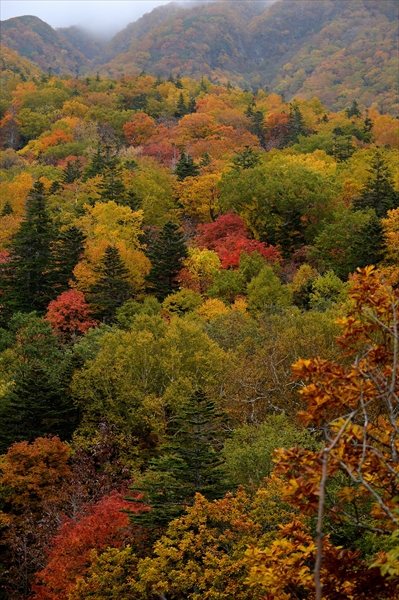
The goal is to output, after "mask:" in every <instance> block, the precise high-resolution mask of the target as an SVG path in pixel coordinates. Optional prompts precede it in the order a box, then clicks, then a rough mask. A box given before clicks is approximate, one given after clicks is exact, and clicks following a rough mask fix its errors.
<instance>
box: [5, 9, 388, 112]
mask: <svg viewBox="0 0 399 600" xmlns="http://www.w3.org/2000/svg"><path fill="white" fill-rule="evenodd" d="M397 22H398V4H397V3H396V2H395V0H384V1H383V2H381V0H323V1H318V0H277V1H276V2H272V3H271V2H267V1H266V0H265V1H264V2H256V1H254V2H252V1H241V2H233V3H230V2H223V1H218V2H213V3H207V4H196V5H194V6H191V7H190V8H187V7H182V6H181V5H179V4H178V3H171V4H167V5H164V6H160V7H158V8H156V9H154V10H152V11H151V12H150V13H147V14H146V15H144V16H143V17H141V18H140V19H138V21H136V22H134V23H130V24H129V25H128V26H127V27H126V28H125V29H123V30H122V31H120V32H119V33H118V34H116V35H115V36H114V38H113V39H112V40H111V41H110V42H109V43H108V44H104V43H102V42H100V41H99V40H95V39H94V38H93V37H91V36H90V35H89V34H87V33H86V32H84V31H83V30H82V29H80V28H78V27H69V28H61V29H58V30H54V29H52V28H51V27H50V26H49V25H47V24H46V23H43V21H41V20H40V19H38V18H37V17H17V18H15V19H9V20H8V21H4V22H3V23H2V36H3V43H4V44H5V45H8V46H9V47H10V48H12V49H14V50H16V51H17V52H18V53H19V54H21V55H22V56H25V57H26V58H28V59H29V60H31V61H32V62H34V63H35V64H37V65H38V66H40V67H41V68H42V69H45V70H46V69H47V68H48V67H50V66H51V68H52V70H53V72H54V73H62V72H70V73H72V74H76V72H78V71H79V72H80V74H81V75H85V74H90V73H93V72H95V71H97V70H99V71H100V73H102V74H103V75H106V76H111V77H119V76H121V75H129V74H138V73H140V72H141V71H145V72H148V73H150V74H152V75H154V76H158V75H159V76H161V77H164V78H166V77H168V76H169V74H170V73H172V74H174V75H177V74H178V73H179V74H180V75H181V76H189V77H194V78H197V79H199V78H200V77H202V76H205V77H208V78H209V79H211V80H212V81H214V82H220V83H224V84H226V83H227V82H228V81H230V82H231V83H232V84H235V85H239V86H241V87H249V88H252V89H254V90H255V91H256V89H257V88H259V87H265V86H267V87H268V88H269V90H270V91H274V92H278V93H281V94H284V95H285V97H286V98H287V99H290V98H291V97H293V96H294V95H296V96H299V97H303V98H306V99H310V98H312V97H314V96H318V97H319V98H320V99H321V100H322V101H323V102H324V103H325V104H326V105H327V106H329V107H331V108H334V109H342V108H345V107H346V106H348V105H350V104H351V102H352V101H353V100H354V99H356V100H357V101H358V102H360V103H361V104H364V105H365V106H369V105H370V104H371V102H374V105H375V106H376V107H377V108H379V109H380V110H381V111H382V112H387V111H390V112H391V113H395V114H397V113H398V112H399V100H398V97H399V91H398V81H397V64H398V63H397V61H398V51H397Z"/></svg>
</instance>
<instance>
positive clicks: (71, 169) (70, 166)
mask: <svg viewBox="0 0 399 600" xmlns="http://www.w3.org/2000/svg"><path fill="white" fill-rule="evenodd" d="M81 167H82V163H81V161H80V160H79V159H78V160H76V161H71V160H68V161H67V164H66V167H65V169H64V172H63V174H62V178H61V181H62V183H64V184H68V183H73V182H74V181H76V179H79V177H80V169H81Z"/></svg>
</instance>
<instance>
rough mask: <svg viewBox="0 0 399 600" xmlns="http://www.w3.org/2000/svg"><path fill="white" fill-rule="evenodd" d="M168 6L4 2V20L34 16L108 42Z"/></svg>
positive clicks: (155, 0)
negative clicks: (145, 16) (124, 29)
mask: <svg viewBox="0 0 399 600" xmlns="http://www.w3.org/2000/svg"><path fill="white" fill-rule="evenodd" d="M167 3H168V0H135V1H133V2H130V1H129V2H126V1H125V0H113V1H110V0H76V1H74V2H70V1H67V0H57V1H56V2H46V1H43V0H38V1H36V0H12V1H11V0H2V2H1V18H2V20H7V19H10V18H13V17H20V16H24V15H32V16H35V17H38V18H39V19H41V20H42V21H45V22H46V23H48V24H49V25H51V26H52V27H54V28H58V27H70V26H73V25H75V26H76V25H77V26H79V27H82V28H84V29H87V30H88V31H90V32H91V33H95V34H97V35H99V36H101V37H102V38H104V39H111V37H112V36H113V35H115V33H117V32H118V31H120V30H121V29H123V28H124V27H126V25H127V24H128V23H130V22H132V21H135V20H137V19H139V18H140V17H141V16H142V15H143V14H145V13H147V12H151V10H153V9H154V8H155V7H157V6H160V5H162V4H167ZM182 4H183V3H182ZM184 4H189V2H184Z"/></svg>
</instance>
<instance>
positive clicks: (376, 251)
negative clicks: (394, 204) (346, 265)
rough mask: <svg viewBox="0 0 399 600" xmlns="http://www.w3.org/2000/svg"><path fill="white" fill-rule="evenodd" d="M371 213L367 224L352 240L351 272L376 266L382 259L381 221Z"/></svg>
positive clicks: (382, 235) (350, 253) (383, 247)
mask: <svg viewBox="0 0 399 600" xmlns="http://www.w3.org/2000/svg"><path fill="white" fill-rule="evenodd" d="M371 212H372V213H373V214H372V215H371V217H370V220H369V221H368V223H366V225H364V227H362V228H361V229H360V231H359V232H358V233H357V234H356V235H355V236H354V237H353V239H352V243H351V246H350V249H349V255H350V258H351V262H352V269H351V270H352V271H356V269H357V268H358V267H360V268H362V269H363V268H364V267H367V266H368V265H375V266H377V265H378V264H379V263H380V262H381V261H382V259H383V258H384V249H385V242H384V230H383V227H382V225H381V220H380V219H379V218H378V217H377V215H376V214H375V212H374V211H371Z"/></svg>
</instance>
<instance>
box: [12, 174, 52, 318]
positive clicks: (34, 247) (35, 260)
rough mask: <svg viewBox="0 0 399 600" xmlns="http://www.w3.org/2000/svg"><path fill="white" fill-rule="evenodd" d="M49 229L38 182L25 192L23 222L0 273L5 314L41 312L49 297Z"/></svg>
mask: <svg viewBox="0 0 399 600" xmlns="http://www.w3.org/2000/svg"><path fill="white" fill-rule="evenodd" d="M52 239H53V226H52V222H51V219H50V216H49V214H48V211H47V194H46V192H45V189H44V185H43V183H42V182H41V181H36V183H35V184H34V186H33V188H32V189H31V191H30V192H29V195H28V198H27V204H26V219H25V221H23V222H22V224H21V226H20V228H19V230H18V231H17V233H16V234H15V236H14V238H13V240H12V243H11V247H10V262H9V263H8V265H7V268H6V269H5V272H3V277H2V281H1V289H2V291H3V298H2V305H3V309H5V312H7V311H9V312H11V313H12V312H15V311H21V312H32V311H34V310H37V311H40V312H41V311H44V309H45V308H46V306H47V304H48V302H49V300H50V299H51V298H52V290H51V282H50V276H49V274H50V270H51V250H50V246H51V241H52Z"/></svg>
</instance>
